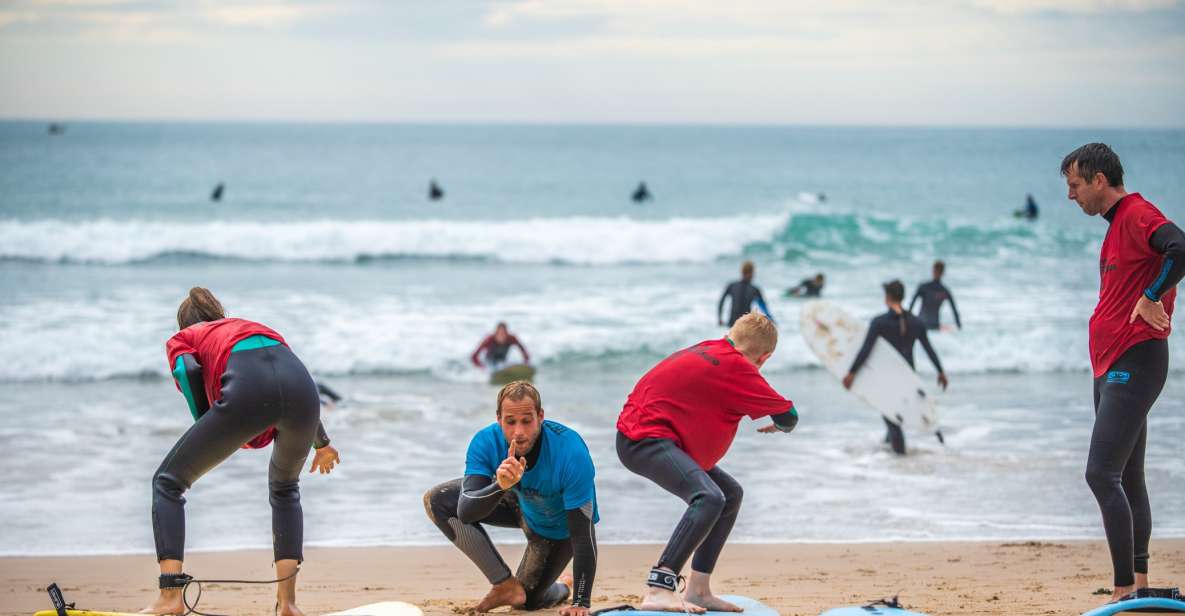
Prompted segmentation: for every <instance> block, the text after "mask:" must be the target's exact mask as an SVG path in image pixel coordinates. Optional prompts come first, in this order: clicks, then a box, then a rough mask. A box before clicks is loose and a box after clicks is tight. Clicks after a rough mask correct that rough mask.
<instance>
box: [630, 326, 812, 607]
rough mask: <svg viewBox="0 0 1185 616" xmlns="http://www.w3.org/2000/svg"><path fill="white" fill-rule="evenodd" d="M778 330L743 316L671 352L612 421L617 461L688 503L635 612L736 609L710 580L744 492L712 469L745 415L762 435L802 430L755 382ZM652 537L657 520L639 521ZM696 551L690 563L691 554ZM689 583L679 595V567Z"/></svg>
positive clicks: (785, 406)
mask: <svg viewBox="0 0 1185 616" xmlns="http://www.w3.org/2000/svg"><path fill="white" fill-rule="evenodd" d="M777 344H778V330H777V327H775V326H774V324H773V321H770V320H769V319H768V318H766V317H764V316H762V315H759V314H755V313H749V314H746V315H744V316H743V317H741V318H740V319H738V320H737V322H736V323H734V324H733V326H732V328H731V329H730V330H729V331H728V336H727V337H725V338H720V339H716V340H705V341H703V342H700V343H699V344H696V345H695V346H692V347H690V348H687V349H683V350H682V351H677V352H676V353H674V354H673V355H671V356H670V357H667V358H666V359H664V360H663V361H661V362H659V364H658V365H656V366H654V367H653V368H651V369H650V371H649V372H647V373H646V374H645V375H643V376H642V378H641V379H639V380H638V383H637V385H635V386H634V390H633V392H631V393H630V395H629V397H628V398H627V399H626V402H625V406H624V408H622V411H621V415H620V416H619V417H618V419H617V457H618V458H620V459H621V463H622V464H624V465H625V467H626V468H627V469H629V470H630V471H632V472H634V473H637V474H639V475H641V476H643V477H645V478H647V479H649V480H650V481H653V482H654V483H657V484H658V485H659V486H660V487H662V488H663V489H664V490H666V491H668V492H670V493H671V494H674V495H675V496H677V497H679V498H680V499H681V500H683V502H685V503H687V510H686V511H685V512H684V513H683V517H682V519H681V520H680V521H679V523H678V525H676V526H675V531H674V533H673V534H672V535H671V538H670V541H668V542H667V545H666V548H665V549H664V550H663V552H662V555H661V556H659V558H658V561H657V562H656V563H655V565H654V567H653V568H652V569H651V570H650V573H649V575H648V576H647V579H646V585H647V590H646V596H645V597H643V599H642V605H641V606H640V607H639V609H641V610H655V611H667V612H684V611H686V612H687V613H691V614H701V613H703V612H704V611H705V610H712V611H719V612H740V611H742V610H741V608H740V607H738V606H736V605H734V604H733V603H730V602H728V601H725V600H724V599H721V598H720V597H718V596H716V595H715V594H714V593H713V592H712V588H711V584H710V581H711V575H712V571H713V569H715V567H716V560H717V558H718V557H719V556H720V552H721V550H723V549H724V544H725V542H726V541H727V540H728V535H729V533H730V532H731V531H732V526H733V523H734V522H736V518H737V513H738V512H739V511H740V507H741V496H742V490H741V485H740V484H739V483H737V481H736V480H735V479H733V478H732V476H731V475H729V474H728V473H726V472H725V471H724V469H722V468H720V467H719V466H717V464H716V463H717V462H719V461H720V459H721V458H723V457H724V454H725V453H727V452H728V448H729V447H730V446H731V445H732V440H733V437H735V436H736V431H737V425H738V424H739V423H740V421H741V419H742V418H744V417H749V418H750V419H753V420H758V419H762V418H765V417H770V418H771V419H772V420H773V423H770V424H769V425H767V426H764V427H762V428H760V429H758V432H762V433H766V434H769V433H773V432H790V431H791V430H793V429H794V427H795V426H796V425H797V424H798V411H797V410H795V408H794V403H792V402H790V401H789V400H787V399H786V398H784V397H782V396H781V394H779V393H778V392H777V391H775V390H774V389H773V388H772V387H770V385H769V383H767V382H766V380H765V378H764V377H762V376H761V373H760V369H761V366H762V365H764V364H765V362H766V360H768V359H769V358H770V356H771V355H773V353H774V349H775V348H776V347H777ZM640 523H641V524H644V525H645V526H647V527H649V528H650V529H651V530H652V531H654V530H658V529H660V528H662V527H660V526H657V525H656V523H655V521H654V520H645V521H640ZM693 553H694V557H693V556H692V555H693ZM688 559H691V577H690V578H689V579H688V580H687V584H686V589H685V590H684V592H683V594H682V595H681V596H680V595H679V594H678V592H679V586H680V584H679V583H680V582H681V581H682V580H683V576H682V575H681V572H682V570H683V566H684V565H685V564H686V563H687V561H688Z"/></svg>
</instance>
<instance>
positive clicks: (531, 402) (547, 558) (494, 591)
mask: <svg viewBox="0 0 1185 616" xmlns="http://www.w3.org/2000/svg"><path fill="white" fill-rule="evenodd" d="M495 408H496V411H495V417H496V418H497V421H496V422H495V423H493V424H490V425H489V426H486V427H485V428H482V429H481V430H480V431H478V432H477V434H475V435H474V436H473V439H472V440H470V442H469V449H468V451H467V452H466V454H465V476H464V477H462V478H460V479H454V480H452V481H446V482H444V483H442V484H440V485H438V486H436V487H434V488H432V489H431V490H428V491H427V492H426V493H424V509H425V511H426V512H427V513H428V518H429V519H431V520H432V522H433V523H434V524H436V526H437V528H439V529H440V532H442V533H444V536H445V537H447V538H448V540H449V541H451V542H453V545H456V546H457V548H459V549H460V550H461V552H462V553H464V554H465V556H467V557H469V560H471V561H473V564H475V565H477V568H478V569H480V570H481V572H482V574H484V575H485V576H486V579H487V580H488V581H489V582H490V585H491V586H492V588H490V591H489V593H487V594H486V596H485V598H483V599H482V600H481V601H480V602H479V603H478V604H477V605H476V606H474V607H473V611H477V612H488V611H490V610H493V609H495V608H499V607H503V606H510V607H513V608H515V609H527V610H539V609H546V608H552V607H556V606H558V605H562V604H564V603H565V602H567V603H568V605H566V606H565V607H563V608H561V609H560V615H561V616H588V610H589V606H590V602H591V597H592V588H593V578H594V577H595V576H596V572H597V538H596V534H595V532H594V525H595V524H596V523H597V521H598V520H599V519H600V518H599V514H598V512H597V495H596V487H595V486H594V484H593V477H594V475H595V474H596V473H595V469H594V468H593V462H592V456H591V455H589V452H588V446H587V445H585V444H584V440H583V439H581V438H580V435H579V434H577V433H576V431H575V430H572V429H571V428H568V427H566V426H564V425H563V424H560V423H557V422H554V421H551V420H544V419H543V403H542V400H541V399H540V397H539V390H537V389H535V386H534V385H531V384H530V383H529V382H527V381H513V382H511V383H508V384H507V385H506V386H505V387H503V388H502V390H501V391H499V392H498V401H497V405H496V407H495ZM483 525H491V526H501V527H506V528H520V529H522V531H523V533H524V534H525V535H526V539H527V548H526V551H525V552H523V559H522V562H520V563H519V566H518V571H517V573H513V574H512V573H511V571H510V568H509V567H507V566H506V562H505V561H503V560H502V556H501V555H499V554H498V550H497V549H496V548H495V547H494V544H493V542H492V541H490V537H489V535H487V534H486V532H485V529H484V528H483ZM569 561H571V562H572V575H571V576H565V577H564V581H563V582H559V581H557V580H559V579H560V577H561V574H563V572H564V569H565V568H566V567H567V566H568V562H569Z"/></svg>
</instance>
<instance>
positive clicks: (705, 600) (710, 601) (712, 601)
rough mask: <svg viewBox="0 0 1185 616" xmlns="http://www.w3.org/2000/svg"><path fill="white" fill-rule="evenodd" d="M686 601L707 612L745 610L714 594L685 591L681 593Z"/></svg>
mask: <svg viewBox="0 0 1185 616" xmlns="http://www.w3.org/2000/svg"><path fill="white" fill-rule="evenodd" d="M683 599H685V600H686V601H687V602H688V603H691V604H693V605H698V606H700V607H702V608H704V609H706V610H708V611H709V612H743V611H745V610H744V609H742V608H741V607H740V606H738V605H736V604H735V603H730V602H728V601H725V600H724V599H721V598H720V597H717V596H716V595H693V594H691V593H686V594H684V595H683Z"/></svg>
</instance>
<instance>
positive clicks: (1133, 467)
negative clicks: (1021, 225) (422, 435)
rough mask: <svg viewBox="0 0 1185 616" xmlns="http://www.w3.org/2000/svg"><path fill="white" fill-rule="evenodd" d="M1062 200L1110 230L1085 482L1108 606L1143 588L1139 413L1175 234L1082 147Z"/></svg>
mask: <svg viewBox="0 0 1185 616" xmlns="http://www.w3.org/2000/svg"><path fill="white" fill-rule="evenodd" d="M1061 172H1062V175H1063V176H1065V178H1066V185H1067V187H1068V189H1069V190H1068V192H1067V197H1068V198H1069V199H1071V200H1073V201H1074V202H1076V203H1077V204H1078V206H1079V207H1080V208H1082V211H1083V212H1084V213H1085V214H1087V215H1088V216H1099V215H1101V216H1102V217H1103V218H1104V219H1106V220H1107V222H1108V223H1109V224H1110V227H1109V228H1108V229H1107V236H1106V238H1104V239H1103V246H1102V250H1101V253H1102V254H1101V256H1100V258H1099V279H1100V282H1099V302H1098V305H1097V306H1095V309H1094V314H1092V315H1091V317H1090V326H1089V331H1090V363H1091V367H1092V369H1093V376H1094V408H1095V421H1094V430H1093V432H1092V433H1091V436H1090V453H1089V454H1088V455H1087V462H1086V482H1087V484H1088V485H1089V486H1090V489H1091V491H1092V492H1093V493H1094V496H1095V499H1096V500H1098V503H1099V510H1100V511H1101V512H1102V515H1103V529H1104V531H1105V532H1106V535H1107V545H1108V547H1109V548H1110V551H1111V564H1112V566H1113V568H1114V572H1115V580H1114V581H1115V588H1114V590H1113V591H1112V593H1111V598H1112V600H1115V599H1120V598H1122V597H1124V596H1126V595H1127V594H1129V593H1131V592H1133V591H1135V590H1137V589H1140V588H1146V587H1147V586H1148V542H1149V539H1150V538H1151V535H1152V512H1151V509H1150V507H1149V504H1148V489H1147V486H1146V485H1145V483H1144V449H1145V444H1146V442H1147V436H1148V412H1149V411H1150V410H1151V409H1152V405H1153V404H1154V403H1155V402H1156V398H1157V397H1158V396H1159V395H1160V390H1161V389H1162V388H1163V387H1164V383H1165V380H1166V379H1167V378H1168V365H1169V349H1168V337H1169V334H1170V333H1171V332H1172V315H1173V303H1174V300H1175V299H1176V296H1177V288H1176V287H1177V283H1178V282H1180V281H1181V278H1182V276H1183V275H1185V234H1182V232H1181V229H1180V228H1179V227H1177V225H1175V224H1173V223H1172V221H1170V220H1169V219H1168V218H1165V216H1164V214H1162V213H1161V212H1160V210H1158V209H1156V206H1154V205H1152V204H1151V203H1149V202H1148V201H1146V200H1145V199H1144V198H1143V197H1142V196H1140V194H1139V193H1128V192H1127V190H1126V189H1125V188H1124V186H1123V165H1122V164H1121V163H1120V162H1119V156H1118V155H1116V154H1115V152H1114V151H1113V150H1111V148H1110V147H1108V146H1107V145H1106V144H1102V143H1088V144H1086V145H1084V146H1082V147H1080V148H1078V149H1077V150H1074V151H1073V152H1070V153H1069V154H1068V155H1066V157H1065V158H1064V159H1063V160H1062V166H1061Z"/></svg>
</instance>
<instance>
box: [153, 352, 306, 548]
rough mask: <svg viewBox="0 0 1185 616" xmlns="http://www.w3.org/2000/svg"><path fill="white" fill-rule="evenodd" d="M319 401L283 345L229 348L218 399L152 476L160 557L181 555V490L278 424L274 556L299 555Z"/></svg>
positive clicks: (272, 486)
mask: <svg viewBox="0 0 1185 616" xmlns="http://www.w3.org/2000/svg"><path fill="white" fill-rule="evenodd" d="M320 413H321V401H320V398H319V397H318V396H317V386H316V384H315V383H313V379H312V377H310V376H309V373H308V370H306V369H305V367H304V364H302V363H301V362H300V359H298V358H297V357H296V355H295V354H293V353H292V351H291V350H289V349H288V347H285V346H283V345H277V346H271V347H265V348H260V349H251V350H248V351H239V352H237V353H232V354H231V356H230V359H229V360H228V361H227V365H226V372H225V373H224V374H223V375H222V399H221V400H219V401H218V402H216V403H214V405H213V406H212V407H211V408H210V410H209V411H207V412H206V413H205V414H203V415H202V416H201V418H200V419H198V420H197V421H196V422H195V423H194V424H193V426H191V427H190V428H189V430H187V431H186V432H185V434H184V435H182V436H181V439H180V440H178V441H177V444H176V445H174V446H173V449H172V451H170V452H169V454H168V455H167V456H165V459H164V461H163V462H161V465H160V467H159V468H158V469H157V470H156V473H154V474H153V478H152V530H153V535H154V536H155V538H156V556H157V559H158V560H165V559H171V560H184V556H185V497H184V493H185V491H186V490H188V489H189V488H190V487H191V486H192V485H193V483H194V482H195V481H197V480H198V478H200V477H201V476H202V475H204V474H205V473H206V472H207V471H209V470H210V469H212V468H214V467H215V466H218V464H219V463H221V462H222V461H223V460H225V459H226V458H228V457H230V455H231V454H233V453H234V452H235V451H237V450H238V449H239V448H240V447H242V446H243V445H244V444H246V443H247V442H248V441H250V440H251V439H252V438H254V437H255V436H256V435H258V434H259V433H261V432H263V431H264V430H267V429H268V428H271V427H275V428H276V439H275V441H274V442H273V444H272V456H271V463H270V465H269V467H268V490H269V492H270V497H269V500H270V502H271V507H272V544H273V550H274V555H275V559H276V560H288V559H293V560H298V561H301V560H304V555H303V551H302V546H303V543H304V516H303V513H302V511H301V506H300V484H299V482H300V472H301V469H302V467H303V466H304V463H305V460H306V459H307V458H308V455H309V449H311V446H312V443H313V439H315V438H316V436H317V425H318V423H319V421H320Z"/></svg>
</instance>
